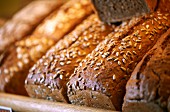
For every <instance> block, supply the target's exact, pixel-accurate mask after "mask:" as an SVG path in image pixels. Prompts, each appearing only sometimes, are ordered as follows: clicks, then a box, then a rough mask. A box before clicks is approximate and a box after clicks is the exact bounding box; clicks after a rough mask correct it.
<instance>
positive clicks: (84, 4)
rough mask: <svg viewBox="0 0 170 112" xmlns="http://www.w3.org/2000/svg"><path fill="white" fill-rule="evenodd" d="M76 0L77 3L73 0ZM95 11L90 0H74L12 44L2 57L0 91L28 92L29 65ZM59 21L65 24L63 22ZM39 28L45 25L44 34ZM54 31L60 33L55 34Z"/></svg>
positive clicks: (23, 93)
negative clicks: (26, 79)
mask: <svg viewBox="0 0 170 112" xmlns="http://www.w3.org/2000/svg"><path fill="white" fill-rule="evenodd" d="M73 1H74V4H72V3H73ZM79 13H81V15H79V16H78V14H79ZM91 13H92V8H91V4H90V2H89V1H88V0H83V1H82V0H71V1H69V2H67V3H66V4H64V5H63V6H62V7H61V8H59V10H58V11H56V12H54V13H53V14H52V15H51V16H50V17H49V18H47V19H45V21H44V22H43V23H42V24H41V25H40V27H38V28H37V29H36V30H35V32H34V34H33V35H31V36H28V37H27V38H25V39H22V40H21V41H18V42H17V43H15V45H14V46H11V47H10V48H9V50H7V51H6V53H5V54H6V55H5V56H4V59H3V60H2V61H1V67H0V91H5V92H10V93H15V94H22V95H25V94H27V93H26V90H25V88H24V81H25V78H26V76H27V74H28V71H29V68H30V67H31V66H33V64H34V63H35V62H36V61H37V60H38V59H39V58H41V57H42V56H43V55H44V54H45V53H46V51H47V50H48V49H49V48H50V47H51V46H52V45H54V43H55V42H57V41H58V40H59V39H61V38H63V35H65V34H66V33H68V32H69V31H71V30H72V29H73V28H74V27H75V26H76V25H78V24H79V23H80V22H81V21H83V19H85V18H86V17H87V16H88V15H90V14H91ZM61 15H62V16H61ZM55 22H57V23H55ZM53 23H55V24H53ZM59 24H62V25H61V26H60V25H59ZM42 26H43V27H42ZM47 26H48V27H47ZM50 26H51V27H50ZM47 28H52V29H49V30H50V31H52V32H51V33H50V34H49V35H46V34H48V32H49V30H47ZM53 28H54V29H53ZM39 29H42V30H41V32H42V34H41V33H39V32H37V31H39ZM55 32H57V33H58V34H56V33H55ZM54 34H56V35H55V36H54Z"/></svg>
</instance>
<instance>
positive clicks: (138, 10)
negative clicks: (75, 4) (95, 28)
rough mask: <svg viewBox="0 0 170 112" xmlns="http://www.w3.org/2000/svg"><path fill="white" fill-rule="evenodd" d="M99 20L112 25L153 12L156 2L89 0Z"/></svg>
mask: <svg viewBox="0 0 170 112" xmlns="http://www.w3.org/2000/svg"><path fill="white" fill-rule="evenodd" d="M91 1H92V3H93V5H94V8H95V9H96V12H97V14H98V15H99V17H100V19H101V20H102V21H104V22H106V23H113V22H118V21H122V20H127V19H130V18H132V17H134V16H139V15H142V14H146V13H149V12H153V11H154V9H155V7H156V5H157V0H91Z"/></svg>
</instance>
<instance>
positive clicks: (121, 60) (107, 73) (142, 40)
mask: <svg viewBox="0 0 170 112" xmlns="http://www.w3.org/2000/svg"><path fill="white" fill-rule="evenodd" d="M169 19H170V15H169V13H161V12H159V11H157V12H154V13H152V14H149V15H147V16H145V17H144V18H143V19H142V20H141V21H140V22H139V23H138V24H137V25H135V26H134V27H133V28H131V29H129V32H127V33H126V34H123V33H120V35H110V36H109V37H106V39H105V40H104V41H103V42H102V43H100V44H99V45H98V46H97V47H96V49H95V50H93V51H92V53H90V54H88V55H87V56H86V58H84V59H83V60H82V62H80V64H79V66H78V67H77V68H76V69H75V71H74V74H73V75H72V77H71V79H70V81H69V82H68V97H69V100H70V102H71V103H72V104H76V105H85V106H91V107H99V108H106V109H115V110H121V106H122V103H123V97H124V95H125V85H126V82H127V81H128V79H129V77H130V74H131V72H132V71H133V69H134V68H135V66H136V64H137V63H138V62H139V61H140V60H141V59H142V57H143V55H144V54H145V53H146V52H147V51H148V50H149V49H150V48H151V47H152V46H153V45H154V44H155V43H156V41H157V39H158V38H159V37H160V36H161V35H162V34H163V33H164V32H165V31H166V30H167V29H168V28H169V27H170V21H168V20H169ZM84 68H86V69H84Z"/></svg>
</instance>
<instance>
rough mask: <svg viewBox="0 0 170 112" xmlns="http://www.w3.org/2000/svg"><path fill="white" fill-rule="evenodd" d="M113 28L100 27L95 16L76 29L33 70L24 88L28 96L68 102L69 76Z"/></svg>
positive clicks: (103, 25)
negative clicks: (67, 86)
mask: <svg viewBox="0 0 170 112" xmlns="http://www.w3.org/2000/svg"><path fill="white" fill-rule="evenodd" d="M114 27H115V25H113V26H107V25H105V24H103V23H102V22H101V21H99V19H98V18H97V16H96V15H94V14H93V15H91V16H90V17H89V18H87V19H86V20H85V21H84V22H83V23H82V24H80V25H79V26H77V28H76V29H75V30H73V31H72V32H71V33H70V34H69V35H68V36H66V37H64V39H63V40H60V42H59V43H57V44H56V45H55V47H53V48H52V49H51V50H50V51H49V52H48V53H47V54H46V55H45V56H43V57H42V58H41V59H40V60H39V61H38V62H37V63H36V65H34V66H33V67H32V69H31V70H30V72H29V75H28V77H27V79H26V84H25V87H26V90H27V92H28V94H29V96H31V97H36V98H42V99H48V100H52V101H61V102H68V97H67V88H66V83H67V82H68V80H69V76H70V75H71V74H72V73H73V71H74V68H75V67H76V66H78V64H79V62H80V61H81V60H82V59H83V58H84V57H85V56H86V55H87V54H88V53H90V52H91V51H92V50H93V49H94V48H95V47H96V45H97V44H98V43H99V42H100V41H102V40H103V39H104V37H105V36H106V35H107V34H109V33H110V32H111V31H113V29H114ZM84 28H86V29H84ZM76 33H78V34H79V35H75V34H76ZM61 43H66V44H64V45H62V44H61ZM68 46H70V47H68ZM60 48H67V49H64V50H60Z"/></svg>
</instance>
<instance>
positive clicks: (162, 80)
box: [123, 29, 170, 112]
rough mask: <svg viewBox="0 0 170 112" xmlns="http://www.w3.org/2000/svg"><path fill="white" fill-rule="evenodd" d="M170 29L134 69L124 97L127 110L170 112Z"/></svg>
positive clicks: (125, 110) (133, 111) (125, 111)
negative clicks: (169, 105) (169, 103)
mask: <svg viewBox="0 0 170 112" xmlns="http://www.w3.org/2000/svg"><path fill="white" fill-rule="evenodd" d="M169 54H170V29H169V30H168V31H167V32H166V33H165V34H164V35H163V36H162V37H160V39H159V41H158V42H157V43H156V44H155V46H154V47H153V48H152V49H151V50H150V51H149V52H148V53H146V55H145V56H144V57H143V59H142V60H141V61H140V62H139V63H138V65H137V66H136V68H135V70H134V71H133V73H132V75H131V77H130V79H129V81H128V83H127V85H126V95H125V97H124V103H123V111H124V112H150V111H154V112H165V111H168V112H170V108H169V107H168V102H169V101H168V98H169V99H170V84H169V82H170V69H169V68H170V55H169Z"/></svg>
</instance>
